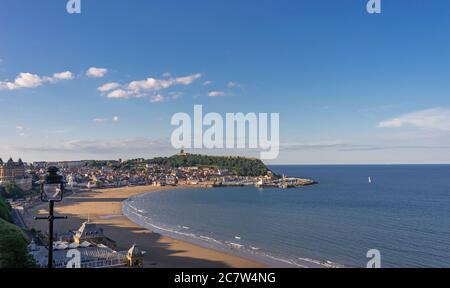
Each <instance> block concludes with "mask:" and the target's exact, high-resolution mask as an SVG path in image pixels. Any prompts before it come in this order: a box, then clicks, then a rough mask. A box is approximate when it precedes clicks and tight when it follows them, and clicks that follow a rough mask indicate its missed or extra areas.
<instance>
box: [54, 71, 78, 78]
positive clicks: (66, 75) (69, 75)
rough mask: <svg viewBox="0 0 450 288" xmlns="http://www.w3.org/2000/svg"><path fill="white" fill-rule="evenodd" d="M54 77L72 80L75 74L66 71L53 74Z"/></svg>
mask: <svg viewBox="0 0 450 288" xmlns="http://www.w3.org/2000/svg"><path fill="white" fill-rule="evenodd" d="M53 78H55V79H59V80H72V79H73V78H75V76H74V75H73V73H72V72H70V71H66V72H61V73H55V74H53Z"/></svg>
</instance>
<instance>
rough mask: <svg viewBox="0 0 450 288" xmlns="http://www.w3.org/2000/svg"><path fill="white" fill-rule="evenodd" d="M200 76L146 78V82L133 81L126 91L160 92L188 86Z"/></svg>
mask: <svg viewBox="0 0 450 288" xmlns="http://www.w3.org/2000/svg"><path fill="white" fill-rule="evenodd" d="M201 76H202V75H201V74H199V73H197V74H193V75H189V76H185V77H177V78H170V79H155V78H147V79H146V80H139V81H133V82H131V83H129V84H128V89H129V90H131V91H134V92H139V91H148V90H162V89H167V88H170V87H172V86H175V85H190V84H191V83H192V82H194V81H195V80H197V79H199V78H200V77H201Z"/></svg>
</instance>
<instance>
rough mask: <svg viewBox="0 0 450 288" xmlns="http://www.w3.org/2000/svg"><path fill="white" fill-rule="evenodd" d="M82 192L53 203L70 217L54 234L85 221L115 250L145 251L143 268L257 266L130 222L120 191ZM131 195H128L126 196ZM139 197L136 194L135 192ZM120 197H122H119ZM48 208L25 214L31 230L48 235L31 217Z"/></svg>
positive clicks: (59, 223)
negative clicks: (134, 248)
mask: <svg viewBox="0 0 450 288" xmlns="http://www.w3.org/2000/svg"><path fill="white" fill-rule="evenodd" d="M110 191H112V192H113V193H112V194H114V195H113V196H111V195H109V194H111V193H109V192H108V191H101V190H99V191H93V192H83V193H80V194H75V195H71V196H68V197H67V198H65V199H64V200H63V202H61V203H57V204H56V210H55V212H56V214H59V215H64V216H67V217H69V219H68V220H59V221H55V226H54V229H55V233H58V234H64V233H67V232H69V231H73V230H76V229H78V228H79V227H80V226H81V224H82V223H83V222H85V221H87V219H90V221H92V222H94V223H96V224H97V225H99V226H100V227H101V228H103V230H104V234H105V236H106V237H108V238H110V239H113V240H114V241H116V242H117V250H119V251H123V250H128V249H129V248H130V247H131V246H132V245H133V244H136V245H138V246H140V247H141V248H142V250H144V251H146V254H145V256H144V266H145V267H146V268H151V267H155V268H230V267H259V266H260V265H257V264H256V263H252V261H249V260H245V259H241V258H238V257H235V256H231V255H228V254H224V253H221V252H217V251H214V250H210V249H206V248H202V247H199V246H196V245H193V244H190V243H187V242H183V241H179V240H175V239H171V238H168V237H165V236H162V235H160V234H158V233H154V232H152V231H149V230H147V229H145V228H142V227H140V226H138V225H137V224H135V223H133V222H131V221H130V220H129V219H128V218H126V217H125V216H123V215H122V212H121V207H122V202H123V201H124V200H126V199H128V197H130V196H132V195H125V196H122V195H120V191H114V190H112V189H111V190H110ZM125 194H130V193H125ZM135 194H138V193H135ZM121 196H122V197H121ZM46 213H47V205H46V204H41V205H38V206H36V207H34V208H32V209H30V210H28V211H27V212H26V213H25V217H24V218H25V221H26V223H27V225H28V226H29V227H30V228H35V229H36V230H38V231H41V232H43V233H47V231H48V228H47V225H48V224H47V222H46V221H35V220H34V217H35V216H38V215H41V216H42V215H45V214H46Z"/></svg>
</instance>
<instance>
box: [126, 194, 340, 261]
mask: <svg viewBox="0 0 450 288" xmlns="http://www.w3.org/2000/svg"><path fill="white" fill-rule="evenodd" d="M180 188H187V189H193V188H195V187H180ZM178 189H179V188H175V189H168V190H178ZM155 192H158V193H162V192H163V190H161V191H153V192H146V193H142V194H137V195H134V196H131V197H130V198H128V199H126V200H124V201H123V202H122V214H123V215H124V216H125V217H127V218H128V219H129V220H130V221H132V222H133V223H135V224H136V225H139V226H141V227H144V228H146V229H148V230H150V231H154V232H156V233H159V234H161V235H163V236H166V237H169V238H174V239H177V240H179V241H186V242H189V243H191V244H193V245H198V246H201V247H204V248H206V249H212V250H216V251H220V252H223V253H227V254H231V255H234V256H237V257H242V258H245V259H249V260H251V261H255V262H258V263H262V264H264V265H267V266H268V267H272V268H330V267H334V266H332V265H327V264H324V263H321V262H320V261H317V260H313V259H301V258H299V259H297V260H296V261H295V262H293V261H290V260H288V259H283V258H280V257H276V256H273V255H271V254H268V253H262V252H259V251H250V250H249V249H248V248H247V247H245V246H242V245H239V246H240V247H233V243H228V242H226V241H221V240H217V239H212V238H210V237H204V236H201V235H196V234H195V233H187V232H181V231H177V230H175V229H173V228H168V227H163V226H166V225H165V224H163V223H160V224H157V223H154V222H152V221H151V219H150V218H148V217H146V216H145V215H142V211H140V210H138V209H137V208H136V207H134V206H132V204H131V203H132V201H134V200H135V199H138V198H142V197H146V196H147V195H150V194H153V193H155ZM180 192H181V191H180ZM236 245H237V244H236ZM244 248H246V249H244Z"/></svg>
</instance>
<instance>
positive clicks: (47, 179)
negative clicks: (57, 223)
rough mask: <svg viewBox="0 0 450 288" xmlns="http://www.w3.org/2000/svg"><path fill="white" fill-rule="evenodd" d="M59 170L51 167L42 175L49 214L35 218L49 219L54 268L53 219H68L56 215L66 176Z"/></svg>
mask: <svg viewBox="0 0 450 288" xmlns="http://www.w3.org/2000/svg"><path fill="white" fill-rule="evenodd" d="M58 171H59V169H58V168H57V167H54V166H52V167H49V168H48V170H47V174H45V175H43V176H42V177H41V181H40V183H41V200H42V201H43V202H48V203H49V215H48V216H47V217H36V218H35V219H36V220H47V221H48V268H53V221H54V220H60V219H67V217H55V216H54V207H55V202H61V201H62V199H63V194H64V177H63V176H62V175H59V174H58Z"/></svg>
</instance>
